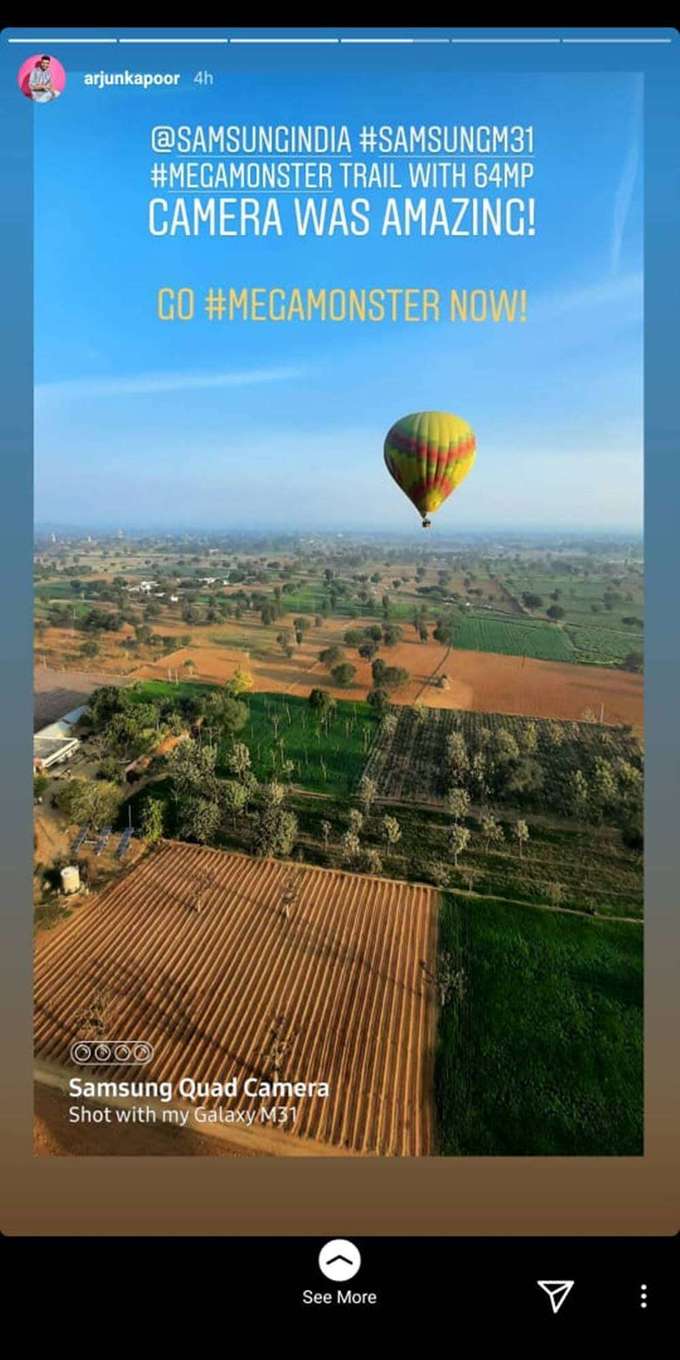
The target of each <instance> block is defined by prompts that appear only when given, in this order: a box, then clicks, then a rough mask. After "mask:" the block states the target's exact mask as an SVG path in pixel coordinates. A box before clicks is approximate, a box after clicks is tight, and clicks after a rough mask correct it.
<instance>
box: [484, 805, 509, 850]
mask: <svg viewBox="0 0 680 1360" xmlns="http://www.w3.org/2000/svg"><path fill="white" fill-rule="evenodd" d="M480 826H481V831H482V836H483V837H484V852H485V853H487V852H488V850H489V847H490V846H492V845H500V844H501V843H502V842H503V841H504V840H505V834H504V832H503V828H502V826H500V824H499V823H498V822H497V821H496V818H495V817H492V816H491V815H490V814H489V815H488V816H486V817H482V820H481V822H480Z"/></svg>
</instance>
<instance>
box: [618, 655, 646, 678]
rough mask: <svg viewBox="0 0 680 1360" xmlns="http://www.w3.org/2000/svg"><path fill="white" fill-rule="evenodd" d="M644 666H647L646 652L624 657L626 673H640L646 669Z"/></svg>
mask: <svg viewBox="0 0 680 1360" xmlns="http://www.w3.org/2000/svg"><path fill="white" fill-rule="evenodd" d="M644 664H645V657H644V652H628V655H627V656H625V657H624V659H623V662H622V666H623V669H624V671H633V672H638V673H639V672H640V671H641V670H643V669H644Z"/></svg>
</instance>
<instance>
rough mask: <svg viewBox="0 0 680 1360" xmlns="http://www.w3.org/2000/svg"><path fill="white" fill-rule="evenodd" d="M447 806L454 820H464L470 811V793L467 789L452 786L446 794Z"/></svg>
mask: <svg viewBox="0 0 680 1360" xmlns="http://www.w3.org/2000/svg"><path fill="white" fill-rule="evenodd" d="M446 806H447V807H448V810H449V812H450V814H451V816H452V817H453V820H454V822H460V821H462V819H463V817H467V815H468V812H469V811H470V795H469V793H468V792H467V789H461V788H452V789H449V792H448V794H447V796H446Z"/></svg>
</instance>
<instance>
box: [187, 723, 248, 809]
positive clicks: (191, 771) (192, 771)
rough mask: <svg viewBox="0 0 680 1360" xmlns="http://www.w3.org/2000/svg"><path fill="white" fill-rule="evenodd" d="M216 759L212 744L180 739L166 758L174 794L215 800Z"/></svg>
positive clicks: (216, 781)
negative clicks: (203, 744) (204, 744)
mask: <svg viewBox="0 0 680 1360" xmlns="http://www.w3.org/2000/svg"><path fill="white" fill-rule="evenodd" d="M246 749H247V748H246ZM216 760H217V750H216V748H215V747H214V746H199V744H198V742H197V741H193V740H192V739H191V738H188V739H187V740H186V741H181V742H180V743H179V744H178V745H177V746H176V747H175V749H174V751H172V752H171V754H170V756H169V758H168V771H169V773H170V775H171V777H172V782H173V788H174V792H175V796H176V797H177V798H179V799H181V798H183V797H191V796H193V795H197V796H199V797H204V798H208V799H210V800H215V801H216V800H217V799H218V798H219V795H220V781H219V779H218V778H217V776H216V774H215V764H216Z"/></svg>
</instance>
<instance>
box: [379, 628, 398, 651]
mask: <svg viewBox="0 0 680 1360" xmlns="http://www.w3.org/2000/svg"><path fill="white" fill-rule="evenodd" d="M382 636H383V642H384V644H385V646H386V647H396V645H397V643H398V642H399V641H400V640H401V628H400V627H399V625H398V624H396V623H387V624H385V627H384V628H383V631H382Z"/></svg>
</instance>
